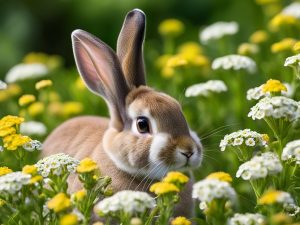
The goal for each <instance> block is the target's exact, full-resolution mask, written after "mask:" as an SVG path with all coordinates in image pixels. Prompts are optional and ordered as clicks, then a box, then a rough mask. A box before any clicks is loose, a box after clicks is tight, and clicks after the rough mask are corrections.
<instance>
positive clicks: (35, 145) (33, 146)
mask: <svg viewBox="0 0 300 225" xmlns="http://www.w3.org/2000/svg"><path fill="white" fill-rule="evenodd" d="M42 147H43V145H42V143H41V142H40V141H38V140H31V141H29V142H27V143H25V144H24V145H23V148H24V149H25V150H26V151H29V152H32V151H34V150H38V151H41V150H42Z"/></svg>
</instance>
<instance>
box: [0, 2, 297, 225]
mask: <svg viewBox="0 0 300 225" xmlns="http://www.w3.org/2000/svg"><path fill="white" fill-rule="evenodd" d="M255 2H256V4H257V7H258V8H259V9H260V10H261V11H262V12H263V13H262V14H263V18H262V19H263V21H264V22H263V23H262V26H261V27H258V28H257V29H253V30H252V32H251V34H250V35H249V37H247V39H244V40H238V39H237V38H236V37H237V36H239V34H240V33H241V32H243V27H240V26H239V24H238V23H237V22H235V21H218V22H215V23H213V24H210V25H207V26H205V27H201V28H200V32H199V37H195V38H194V39H193V40H188V41H186V40H185V41H182V39H181V38H182V37H183V36H184V35H185V33H186V32H188V30H187V27H186V26H185V24H184V23H183V22H182V21H180V20H178V19H175V18H171V19H166V20H164V21H162V22H161V23H160V24H159V26H158V33H159V34H160V36H161V42H162V43H161V44H162V46H163V47H162V48H161V51H160V53H159V54H153V52H151V51H150V49H148V48H149V47H148V46H147V45H146V49H145V58H146V61H147V62H148V61H151V62H152V63H150V64H149V63H147V70H149V73H150V75H148V76H154V77H155V78H152V80H151V82H153V83H154V84H156V85H151V86H156V87H157V88H160V89H162V90H163V91H165V92H167V93H169V94H171V95H172V96H174V97H175V98H177V99H178V100H179V101H180V103H181V104H182V107H183V111H184V113H185V116H186V118H187V120H188V122H189V124H190V125H191V127H192V129H194V130H195V131H196V132H197V133H198V135H199V137H200V138H201V141H202V143H203V145H204V160H203V165H202V167H200V168H199V169H197V170H195V171H193V172H194V176H195V180H196V181H195V184H194V185H193V191H192V193H191V195H192V197H193V198H194V199H195V202H196V204H195V216H194V217H192V218H185V217H176V218H174V217H173V211H174V208H175V207H176V203H177V202H178V201H179V200H180V197H179V193H180V191H181V190H182V189H183V188H184V186H185V184H186V183H187V182H188V181H189V179H190V178H189V177H188V176H186V174H184V173H182V172H180V171H171V172H169V173H168V174H166V176H165V177H164V178H163V179H162V180H160V181H157V183H155V184H153V185H152V186H150V187H149V193H146V192H138V191H134V190H125V191H121V192H117V193H114V190H113V189H111V187H110V183H111V178H110V177H106V176H102V175H101V171H99V168H98V165H97V164H96V163H95V162H94V161H93V160H92V159H90V158H85V159H81V160H78V159H74V158H72V157H70V156H68V155H66V154H64V153H63V149H62V150H61V153H60V154H56V155H52V156H48V157H46V158H40V157H39V155H40V152H41V151H43V147H42V142H43V140H44V139H45V138H46V136H47V135H48V134H49V132H50V131H51V130H53V129H54V128H55V127H56V126H57V125H59V124H60V123H62V122H63V121H65V120H66V119H68V118H71V117H73V116H77V115H82V114H97V115H101V116H104V115H107V109H106V105H105V102H104V101H103V100H100V99H99V98H98V97H95V96H93V95H92V94H90V93H89V91H88V90H87V89H86V88H85V86H84V84H83V83H82V81H81V80H80V79H79V76H78V74H77V71H76V70H75V69H67V68H65V67H64V64H63V58H62V57H60V56H58V55H48V54H46V53H29V54H27V55H26V56H25V57H24V59H23V61H22V62H20V64H18V65H15V66H14V67H13V68H11V69H10V70H9V71H8V72H7V74H5V76H4V78H3V81H2V80H0V108H1V111H0V116H1V117H0V224H9V225H13V224H18V225H27V224H28V225H29V224H30V225H31V224H35V225H38V224H49V225H52V224H53V225H58V224H59V225H76V224H91V223H93V224H94V225H101V224H112V223H118V224H123V225H141V224H146V225H150V224H156V225H164V224H172V225H190V224H192V223H193V224H200V225H204V224H209V225H224V224H228V225H296V224H300V167H299V165H300V94H299V86H300V39H298V38H299V35H298V34H299V33H300V2H297V1H295V2H290V3H289V4H288V5H284V4H283V3H282V2H281V1H278V0H256V1H255ZM148 19H151V18H148ZM249 23H250V22H249ZM197 40H198V41H197ZM146 43H147V38H146ZM152 48H154V47H152ZM148 50H149V51H148ZM147 51H148V52H150V53H151V54H150V53H149V54H148V53H147ZM156 51H157V52H158V50H156ZM166 84H168V85H166ZM69 176H77V177H78V179H79V180H80V182H81V183H82V187H83V188H82V189H81V190H78V191H76V192H74V193H71V192H70V191H69V190H68V184H67V179H68V177H69ZM191 204H192V203H191ZM97 221H98V222H97Z"/></svg>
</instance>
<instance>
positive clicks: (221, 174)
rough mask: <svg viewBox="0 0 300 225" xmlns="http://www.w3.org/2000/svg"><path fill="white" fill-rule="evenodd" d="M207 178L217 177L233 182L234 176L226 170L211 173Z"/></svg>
mask: <svg viewBox="0 0 300 225" xmlns="http://www.w3.org/2000/svg"><path fill="white" fill-rule="evenodd" d="M206 179H217V180H220V181H226V182H228V183H231V182H232V177H231V176H230V174H228V173H225V172H215V173H211V174H209V175H208V176H207V177H206Z"/></svg>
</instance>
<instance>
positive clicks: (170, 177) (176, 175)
mask: <svg viewBox="0 0 300 225" xmlns="http://www.w3.org/2000/svg"><path fill="white" fill-rule="evenodd" d="M188 181H189V178H188V177H187V176H186V175H184V174H183V173H180V172H176V171H171V172H169V173H168V174H167V176H165V177H164V179H163V180H162V182H166V183H173V184H177V183H179V184H185V183H187V182H188Z"/></svg>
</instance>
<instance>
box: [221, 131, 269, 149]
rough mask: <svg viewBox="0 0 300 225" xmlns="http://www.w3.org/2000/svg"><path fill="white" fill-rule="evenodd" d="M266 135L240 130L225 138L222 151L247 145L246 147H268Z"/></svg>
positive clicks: (222, 142) (222, 141)
mask: <svg viewBox="0 0 300 225" xmlns="http://www.w3.org/2000/svg"><path fill="white" fill-rule="evenodd" d="M265 139H266V135H265V134H260V133H257V132H256V131H251V130H250V129H244V130H239V131H236V132H233V133H231V134H227V135H225V137H224V138H223V139H222V140H221V142H220V145H219V146H220V148H221V151H224V150H225V149H226V148H227V147H230V146H240V145H242V144H245V145H246V146H249V147H253V146H262V147H266V146H267V141H266V140H265Z"/></svg>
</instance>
